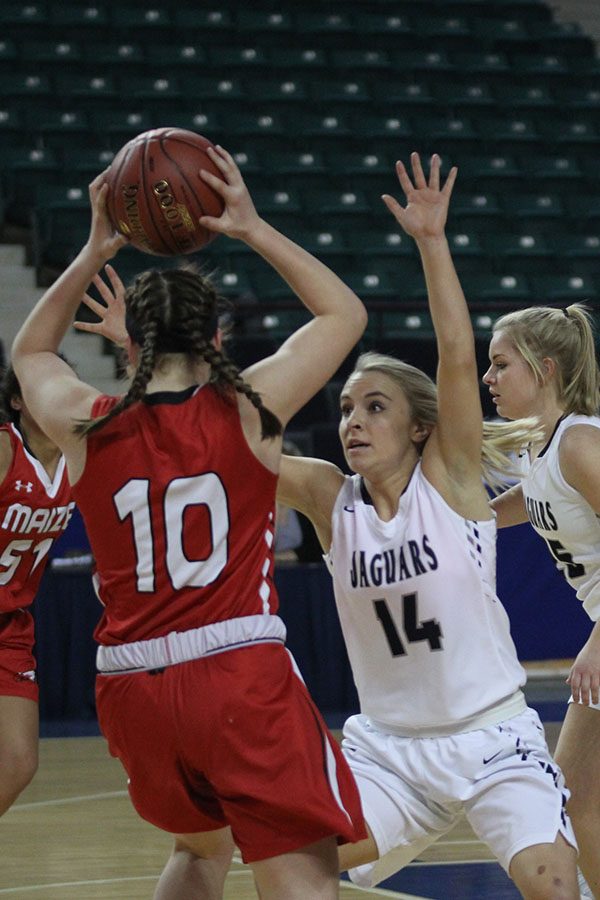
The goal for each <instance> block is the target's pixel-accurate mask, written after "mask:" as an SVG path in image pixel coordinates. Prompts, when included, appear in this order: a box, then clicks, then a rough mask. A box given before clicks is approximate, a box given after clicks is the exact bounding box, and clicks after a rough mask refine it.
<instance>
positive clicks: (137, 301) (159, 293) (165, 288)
mask: <svg viewBox="0 0 600 900" xmlns="http://www.w3.org/2000/svg"><path fill="white" fill-rule="evenodd" d="M220 306H221V300H220V298H219V295H218V294H217V291H216V290H215V287H214V285H213V283H212V282H211V280H210V279H209V278H207V277H206V276H204V275H202V274H201V273H199V272H198V271H196V270H195V269H193V268H192V267H187V268H179V269H163V270H158V269H150V270H149V271H147V272H142V273H141V274H140V275H138V276H137V277H136V278H135V280H134V282H133V284H132V285H131V286H130V287H129V288H127V290H126V292H125V309H126V318H125V323H126V327H127V333H128V334H129V336H130V338H131V339H132V341H134V342H135V343H136V344H138V345H139V347H140V355H139V362H138V366H137V369H136V372H135V375H134V378H133V380H132V382H131V385H130V387H129V390H128V391H127V393H126V394H124V395H123V397H121V399H120V400H119V401H118V403H116V404H115V405H114V406H113V407H112V409H111V410H110V411H109V412H108V413H107V414H106V415H104V416H100V417H98V418H96V419H87V420H84V421H82V422H78V423H77V425H76V426H75V431H76V433H77V434H80V435H82V436H86V435H88V434H90V433H92V432H94V431H97V430H98V429H99V428H102V427H103V426H104V425H106V423H107V422H109V421H110V420H111V419H114V417H115V416H117V415H119V413H121V412H123V410H125V409H127V408H128V407H129V406H131V405H132V404H133V403H136V402H137V401H138V400H141V399H142V398H143V397H144V395H145V393H146V388H147V385H148V382H149V381H150V379H151V377H152V373H153V371H154V368H155V365H156V361H157V358H158V357H159V356H160V355H161V354H164V353H185V354H187V355H189V356H194V357H197V358H199V359H202V360H204V361H205V362H207V363H208V364H209V365H210V367H211V376H210V383H211V384H214V386H215V387H216V388H217V389H218V390H219V392H221V393H222V394H223V395H224V396H231V392H232V391H237V392H238V393H240V394H244V396H245V397H247V398H248V400H250V402H251V403H252V405H253V406H254V407H256V409H257V410H258V413H259V415H260V421H261V427H262V437H263V439H264V438H271V437H275V436H276V435H279V434H281V431H282V428H281V422H280V421H279V419H278V418H277V416H276V415H275V414H274V413H272V412H271V411H270V410H269V409H267V408H266V407H265V406H263V403H262V400H261V397H260V394H258V393H257V392H256V391H254V390H252V387H251V386H250V385H249V384H247V382H245V381H244V380H243V378H242V377H241V375H240V371H239V369H238V368H237V366H236V365H235V364H234V363H233V362H232V360H231V359H229V357H228V356H227V354H226V353H225V352H224V351H223V350H217V348H216V347H215V346H214V344H213V343H212V339H213V337H214V335H215V333H216V330H217V326H218V316H219V312H220Z"/></svg>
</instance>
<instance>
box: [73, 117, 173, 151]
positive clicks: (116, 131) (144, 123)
mask: <svg viewBox="0 0 600 900" xmlns="http://www.w3.org/2000/svg"><path fill="white" fill-rule="evenodd" d="M89 122H90V124H89V128H90V132H91V134H92V135H93V140H94V146H95V147H97V146H98V144H99V143H100V145H101V146H102V147H103V149H106V148H107V147H108V148H111V149H113V150H115V151H116V150H118V149H119V148H120V147H121V146H122V144H124V143H125V142H126V141H129V140H131V138H134V137H135V136H136V135H137V134H140V133H141V132H142V131H148V129H149V128H154V127H157V126H158V123H157V122H156V121H155V120H154V119H153V118H152V117H151V116H150V114H149V113H148V112H146V111H145V110H144V109H143V108H142V107H139V108H129V109H121V108H119V109H115V108H114V107H111V108H109V109H96V110H91V111H90V116H89Z"/></svg>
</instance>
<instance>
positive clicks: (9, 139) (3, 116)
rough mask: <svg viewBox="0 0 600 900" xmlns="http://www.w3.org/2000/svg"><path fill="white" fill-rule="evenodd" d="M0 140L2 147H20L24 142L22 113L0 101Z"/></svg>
mask: <svg viewBox="0 0 600 900" xmlns="http://www.w3.org/2000/svg"><path fill="white" fill-rule="evenodd" d="M0 138H1V140H2V146H3V147H5V148H8V147H20V146H22V144H23V142H24V140H25V134H24V123H23V116H22V111H21V109H20V108H17V107H16V106H15V105H14V104H10V105H9V104H7V103H6V102H5V100H4V98H1V99H0Z"/></svg>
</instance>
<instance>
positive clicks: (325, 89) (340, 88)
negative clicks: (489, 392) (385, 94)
mask: <svg viewBox="0 0 600 900" xmlns="http://www.w3.org/2000/svg"><path fill="white" fill-rule="evenodd" d="M312 94H313V97H312V99H313V100H314V101H316V102H319V103H325V104H327V108H328V109H332V110H333V108H334V107H335V106H336V105H339V106H340V107H341V108H343V107H345V106H346V105H347V104H357V103H362V104H367V103H370V102H371V99H372V98H371V92H370V90H369V88H368V87H367V84H366V83H365V81H363V80H359V79H357V78H352V79H348V80H347V81H338V80H335V81H334V80H328V81H327V82H326V83H325V84H323V83H319V84H315V85H314V86H313V92H312ZM342 111H343V109H342Z"/></svg>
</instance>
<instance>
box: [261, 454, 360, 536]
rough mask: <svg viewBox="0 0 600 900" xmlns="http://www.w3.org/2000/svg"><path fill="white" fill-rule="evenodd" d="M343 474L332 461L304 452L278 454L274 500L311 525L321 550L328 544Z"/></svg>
mask: <svg viewBox="0 0 600 900" xmlns="http://www.w3.org/2000/svg"><path fill="white" fill-rule="evenodd" d="M343 483H344V476H343V474H342V472H341V471H340V469H338V467H337V466H335V465H334V464H333V463H330V462H326V461H325V460H323V459H310V458H307V457H304V456H286V455H285V454H284V455H283V456H282V457H281V468H280V471H279V481H278V483H277V500H278V501H279V502H280V503H283V504H284V505H285V506H290V507H292V509H297V510H298V512H301V513H303V514H304V515H305V516H306V518H307V519H309V520H310V521H311V522H312V524H313V525H314V528H315V531H316V532H317V536H318V538H319V541H320V543H321V546H322V547H323V550H325V551H327V550H329V547H330V546H331V515H332V512H333V507H334V504H335V500H336V497H337V495H338V494H339V492H340V490H341V487H342V485H343Z"/></svg>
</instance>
